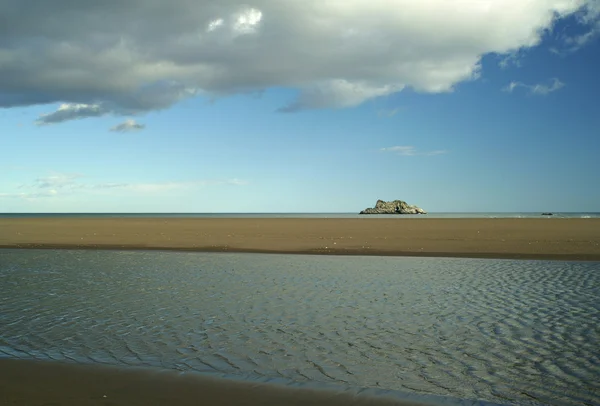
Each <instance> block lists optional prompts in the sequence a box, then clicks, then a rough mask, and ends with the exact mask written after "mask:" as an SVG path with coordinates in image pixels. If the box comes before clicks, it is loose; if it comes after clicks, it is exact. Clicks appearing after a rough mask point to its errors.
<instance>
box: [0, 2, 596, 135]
mask: <svg viewBox="0 0 600 406" xmlns="http://www.w3.org/2000/svg"><path fill="white" fill-rule="evenodd" d="M461 4H462V6H461V7H460V8H457V7H456V5H455V4H454V2H450V1H447V0H430V1H426V2H425V1H413V0H396V1H394V2H392V1H389V0H346V1H332V2H324V1H322V0H289V1H285V2H282V1H281V0H255V1H251V2H248V1H244V2H242V1H234V0H221V1H214V0H171V1H169V2H166V1H164V0H104V1H73V0H46V1H42V0H0V108H1V107H5V108H9V107H13V106H30V105H36V104H49V103H60V104H62V107H61V108H60V109H59V110H57V111H55V112H50V113H49V114H47V115H45V116H43V117H40V119H39V120H38V124H52V123H60V122H63V121H66V120H72V119H78V118H84V117H98V116H103V115H123V116H131V115H135V114H142V113H145V112H148V111H152V110H160V109H165V108H168V107H170V106H172V105H173V104H175V103H177V102H179V101H181V100H184V99H186V98H189V97H194V96H199V95H200V96H206V97H210V98H214V97H219V96H226V95H230V94H235V93H249V92H255V91H260V90H261V89H265V88H269V87H274V86H278V87H289V88H294V89H298V91H299V97H298V98H297V99H296V100H292V101H290V103H288V105H287V106H284V107H282V109H281V111H287V112H293V111H298V110H303V109H311V108H340V107H350V106H355V105H358V104H360V103H362V102H364V101H366V100H370V99H373V98H376V97H382V96H386V95H389V94H392V93H395V92H398V91H401V90H402V89H404V88H406V87H410V88H413V89H415V90H417V91H422V92H447V91H452V89H453V88H454V86H456V85H457V84H458V83H460V82H462V81H465V80H472V79H474V78H477V77H478V76H479V75H480V74H481V72H480V70H481V65H480V61H481V57H482V56H483V55H485V54H489V53H496V54H499V55H511V54H515V53H516V52H518V51H519V50H522V49H527V48H530V47H533V46H536V45H537V44H538V43H539V42H540V40H541V36H542V35H543V33H544V32H545V30H546V31H547V30H548V29H551V28H552V26H553V24H554V22H555V21H556V19H559V18H563V17H566V16H571V15H574V14H577V15H578V16H580V18H579V21H580V23H581V24H583V25H584V26H585V27H588V29H587V31H586V34H582V35H581V36H580V37H578V38H572V39H571V41H573V43H574V44H575V45H577V46H581V45H583V44H585V43H586V42H589V41H590V40H591V39H592V38H593V37H594V36H595V35H596V34H595V32H596V31H595V30H597V27H598V25H597V24H598V20H599V18H598V17H599V15H600V13H598V10H600V7H599V6H598V4H600V2H599V0H573V1H565V0H530V1H523V0H505V1H502V2H500V1H497V2H492V1H486V2H476V1H473V2H463V3H461ZM588 34H589V35H588Z"/></svg>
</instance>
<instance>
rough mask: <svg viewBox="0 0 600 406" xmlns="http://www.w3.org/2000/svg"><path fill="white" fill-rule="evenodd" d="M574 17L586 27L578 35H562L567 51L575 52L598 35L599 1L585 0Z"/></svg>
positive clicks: (599, 30) (599, 21)
mask: <svg viewBox="0 0 600 406" xmlns="http://www.w3.org/2000/svg"><path fill="white" fill-rule="evenodd" d="M576 17H577V20H578V21H579V24H580V25H581V26H584V27H587V29H586V30H585V31H584V32H583V33H580V34H578V35H571V36H565V37H564V43H565V45H566V47H567V51H568V52H575V51H577V50H579V49H580V48H582V47H584V46H585V45H587V44H588V43H590V42H591V41H593V40H595V39H596V38H598V37H599V36H600V1H598V0H593V1H587V2H586V5H585V6H584V7H583V8H582V10H581V11H580V12H579V13H577V14H576Z"/></svg>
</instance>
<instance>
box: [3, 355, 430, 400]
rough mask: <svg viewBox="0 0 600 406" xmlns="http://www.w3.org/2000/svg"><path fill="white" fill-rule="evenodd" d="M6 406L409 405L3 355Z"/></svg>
mask: <svg viewBox="0 0 600 406" xmlns="http://www.w3.org/2000/svg"><path fill="white" fill-rule="evenodd" d="M0 404H1V405H3V406H49V405H54V406H58V405H60V406H96V405H98V406H109V405H110V406H138V405H139V406H148V405H152V406H187V405H189V406H192V405H193V406H198V405H220V406H221V405H223V406H226V405H232V406H233V405H235V406H244V405H245V406H254V405H256V406H270V405H273V406H281V405H287V406H294V405H298V406H299V405H315V406H318V405H328V406H337V405H339V406H363V405H364V406H367V405H371V406H393V405H397V406H402V405H404V406H408V405H415V406H416V405H424V404H425V403H419V402H414V401H410V400H405V401H404V400H400V399H396V398H391V397H384V396H366V395H364V394H358V395H356V394H353V393H351V392H344V391H332V390H316V389H307V388H299V387H288V386H282V385H273V384H268V383H260V382H252V381H237V380H236V381H233V380H226V379H220V378H212V377H206V376H200V375H195V374H178V373H176V372H174V371H151V370H142V369H137V368H128V369H124V368H116V367H107V366H99V365H78V364H62V363H57V362H41V361H26V360H13V359H0Z"/></svg>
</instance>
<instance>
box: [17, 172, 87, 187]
mask: <svg viewBox="0 0 600 406" xmlns="http://www.w3.org/2000/svg"><path fill="white" fill-rule="evenodd" d="M80 177H81V175H78V174H53V175H50V176H45V177H40V178H36V179H35V180H34V181H33V183H32V184H31V185H21V186H20V188H21V189H22V188H28V187H31V188H35V189H78V188H80V187H81V184H79V183H78V182H77V179H78V178H80Z"/></svg>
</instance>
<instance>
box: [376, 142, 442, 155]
mask: <svg viewBox="0 0 600 406" xmlns="http://www.w3.org/2000/svg"><path fill="white" fill-rule="evenodd" d="M381 151H383V152H393V153H394V154H396V155H402V156H415V155H424V156H434V155H442V154H447V153H448V151H446V150H441V149H438V150H434V151H428V152H419V151H418V150H417V149H416V148H415V147H413V146H400V145H398V146H394V147H387V148H381Z"/></svg>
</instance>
